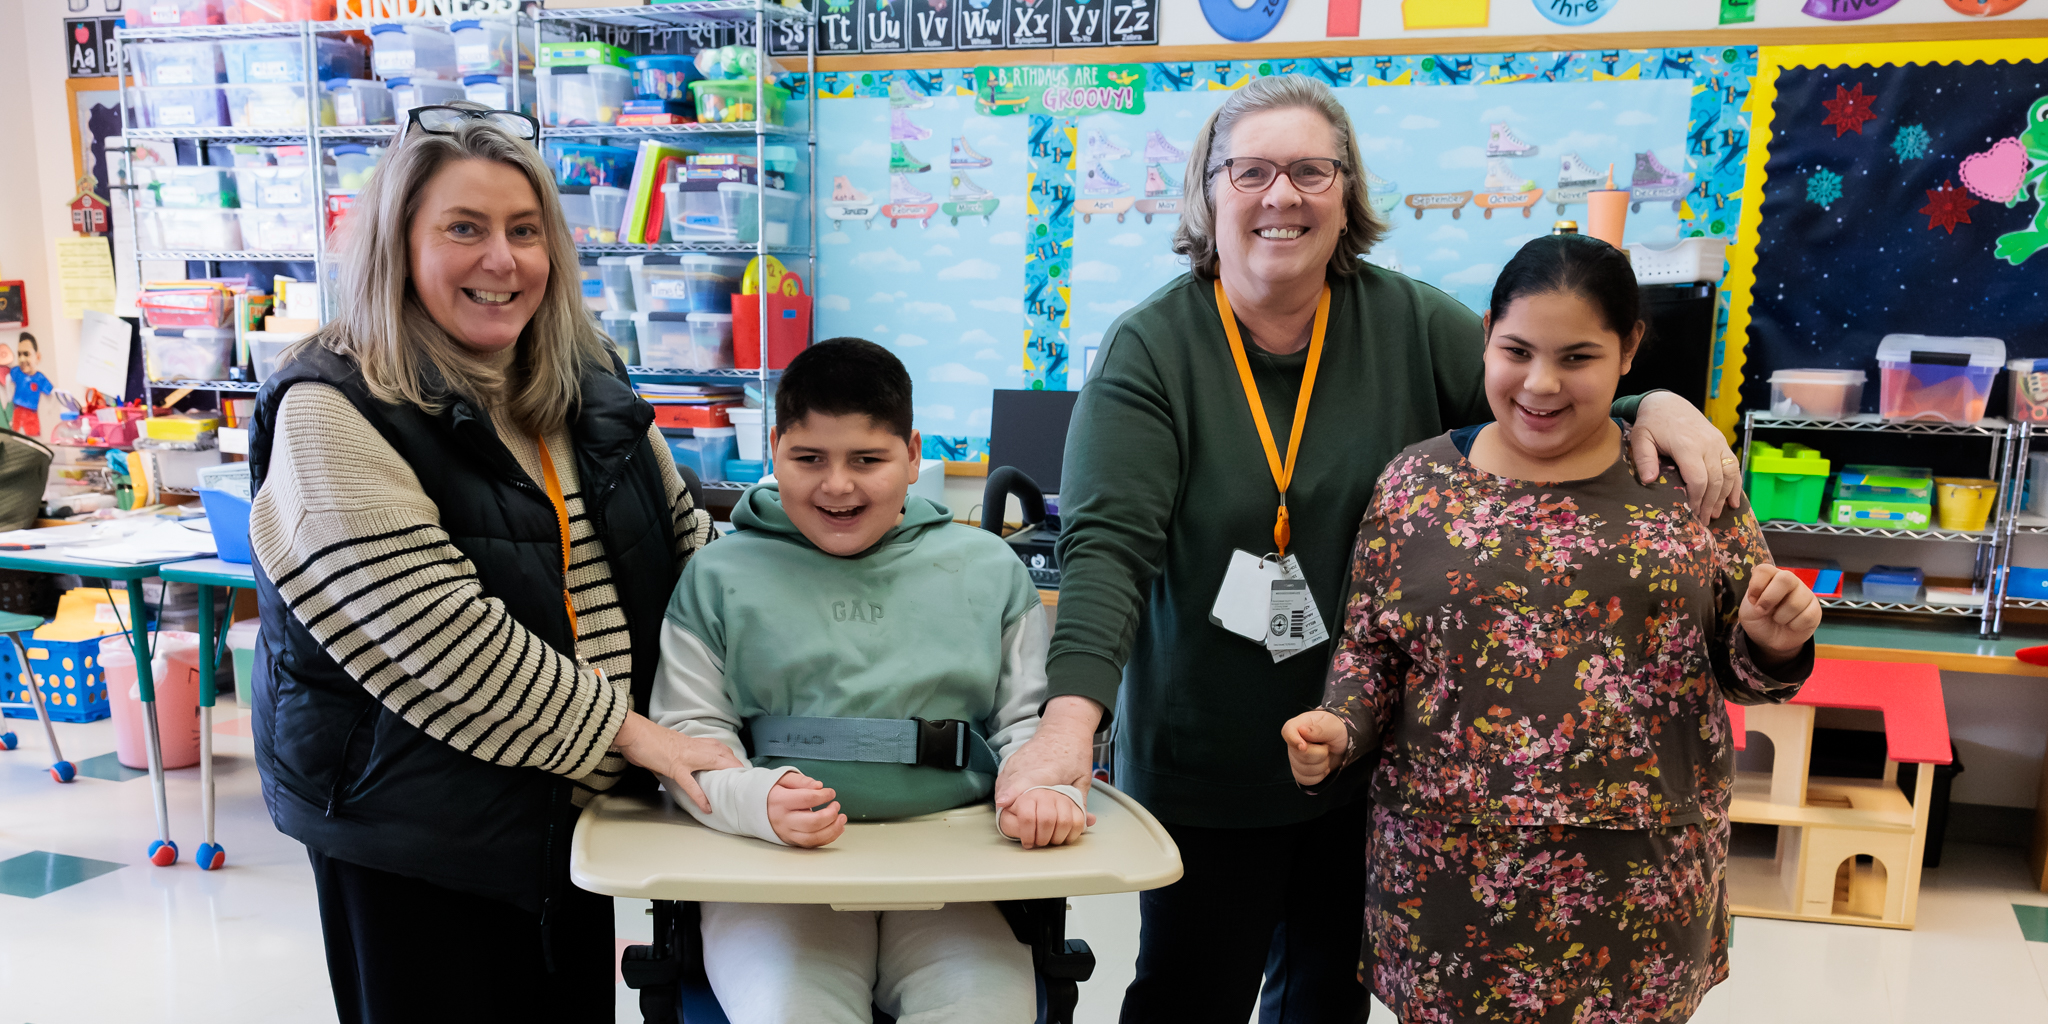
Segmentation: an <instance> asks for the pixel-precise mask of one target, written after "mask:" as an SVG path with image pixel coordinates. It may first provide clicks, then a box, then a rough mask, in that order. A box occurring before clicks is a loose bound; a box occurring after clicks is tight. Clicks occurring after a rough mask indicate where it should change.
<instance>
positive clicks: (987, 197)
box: [939, 171, 1002, 227]
mask: <svg viewBox="0 0 2048 1024" xmlns="http://www.w3.org/2000/svg"><path fill="white" fill-rule="evenodd" d="M1000 205H1002V200H1000V199H997V198H996V197H995V193H993V192H990V191H989V190H988V189H985V188H982V187H981V186H980V185H977V184H975V183H974V179H973V178H970V177H968V176H967V172H966V171H954V172H953V191H952V192H951V193H949V194H948V195H947V197H946V202H944V203H941V204H939V211H940V212H941V213H944V214H945V215H946V217H947V218H948V219H949V220H951V221H952V223H953V226H954V227H959V226H960V218H962V217H980V218H981V222H982V223H983V224H987V223H989V218H991V217H993V216H995V212H996V207H997V206H1000Z"/></svg>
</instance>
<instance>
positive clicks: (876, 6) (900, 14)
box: [857, 0, 910, 53]
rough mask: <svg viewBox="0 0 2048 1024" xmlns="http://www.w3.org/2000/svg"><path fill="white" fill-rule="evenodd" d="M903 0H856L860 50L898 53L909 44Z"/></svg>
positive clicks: (863, 51)
mask: <svg viewBox="0 0 2048 1024" xmlns="http://www.w3.org/2000/svg"><path fill="white" fill-rule="evenodd" d="M905 6H906V4H905V2H904V0H858V7H857V9H858V10H859V11H860V52H862V53H900V52H902V50H903V49H904V48H905V47H906V46H907V45H908V44H909V39H908V36H909V34H910V33H909V31H908V27H907V26H906V24H905V22H906V20H907V19H906V18H905V17H904V15H905V14H906V13H908V12H907V11H905V10H904V7H905Z"/></svg>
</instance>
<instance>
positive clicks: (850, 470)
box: [768, 412, 924, 558]
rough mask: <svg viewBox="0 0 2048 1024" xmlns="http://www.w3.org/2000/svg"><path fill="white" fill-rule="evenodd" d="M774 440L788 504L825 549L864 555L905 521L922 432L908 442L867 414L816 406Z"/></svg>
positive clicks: (810, 536)
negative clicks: (834, 412)
mask: <svg viewBox="0 0 2048 1024" xmlns="http://www.w3.org/2000/svg"><path fill="white" fill-rule="evenodd" d="M768 441H769V443H770V444H771V445H773V446H774V449H775V481H776V483H777V484H778V485H779V486H780V488H781V490H782V511H783V512H784V513H785V514H787V515H788V516H789V520H790V522H792V523H794V524H796V528H797V530H799V531H800V532H802V533H803V535H804V538H805V539H806V540H809V541H810V542H811V543H812V544H815V545H817V546H818V550H820V551H823V552H825V553H826V554H828V555H838V556H839V557H841V558H846V557H850V556H853V555H857V554H860V553H861V552H863V551H866V550H867V549H869V548H871V547H874V546H875V542H876V541H879V540H881V539H882V535H883V534H885V533H888V532H889V530H890V529H891V528H892V527H894V526H895V525H896V524H897V523H899V522H902V521H903V496H904V495H905V494H907V493H909V491H910V485H911V484H912V483H914V482H916V480H917V466H918V458H917V453H918V452H921V451H923V450H924V441H923V439H922V438H920V437H919V436H918V433H917V431H915V430H913V431H911V432H910V438H909V440H907V441H906V440H905V439H903V438H902V437H899V436H897V435H896V434H895V433H894V432H892V431H891V430H889V428H888V427H886V426H884V425H882V424H880V423H878V422H876V421H875V420H874V418H873V417H871V416H868V415H866V414H864V413H852V414H848V415H843V416H832V415H827V414H825V413H821V412H813V413H811V414H810V415H808V416H805V417H804V418H803V419H801V420H798V421H796V422H795V423H792V424H790V425H789V429H788V430H787V431H784V430H780V429H777V430H775V431H772V432H770V433H769V435H768Z"/></svg>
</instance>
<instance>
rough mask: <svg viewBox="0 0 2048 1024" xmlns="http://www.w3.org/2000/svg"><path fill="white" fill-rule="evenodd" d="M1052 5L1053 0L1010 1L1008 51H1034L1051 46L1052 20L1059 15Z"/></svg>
mask: <svg viewBox="0 0 2048 1024" xmlns="http://www.w3.org/2000/svg"><path fill="white" fill-rule="evenodd" d="M1053 3H1054V0H1010V40H1009V47H1010V49H1012V50H1035V49H1043V48H1044V47H1048V46H1051V45H1052V38H1053V32H1054V26H1053V19H1054V18H1055V17H1057V16H1058V14H1059V12H1058V11H1056V10H1054V9H1053Z"/></svg>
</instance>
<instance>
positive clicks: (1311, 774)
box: [1280, 708, 1351, 786]
mask: <svg viewBox="0 0 2048 1024" xmlns="http://www.w3.org/2000/svg"><path fill="white" fill-rule="evenodd" d="M1280 738H1281V739H1283V740H1286V741H1287V767H1288V768H1289V769H1290V770H1292V771H1293V772H1294V781H1295V782H1297V783H1299V784H1301V785H1304V786H1313V785H1315V784H1316V783H1318V782H1321V781H1323V780H1324V779H1326V778H1329V777H1330V766H1331V765H1333V764H1336V763H1337V762H1338V761H1339V760H1341V759H1342V758H1343V757H1344V748H1345V746H1346V745H1347V744H1349V743H1350V742H1351V734H1350V733H1349V732H1347V731H1346V730H1345V729H1344V720H1343V719H1341V718H1338V717H1337V716H1336V715H1333V714H1331V713H1329V712H1328V711H1324V710H1322V709H1320V708H1318V709H1316V710H1314V711H1304V712H1302V713H1301V714H1298V715H1296V716H1294V717H1293V718H1290V719H1288V720H1287V724H1286V725H1283V726H1281V727H1280Z"/></svg>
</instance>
